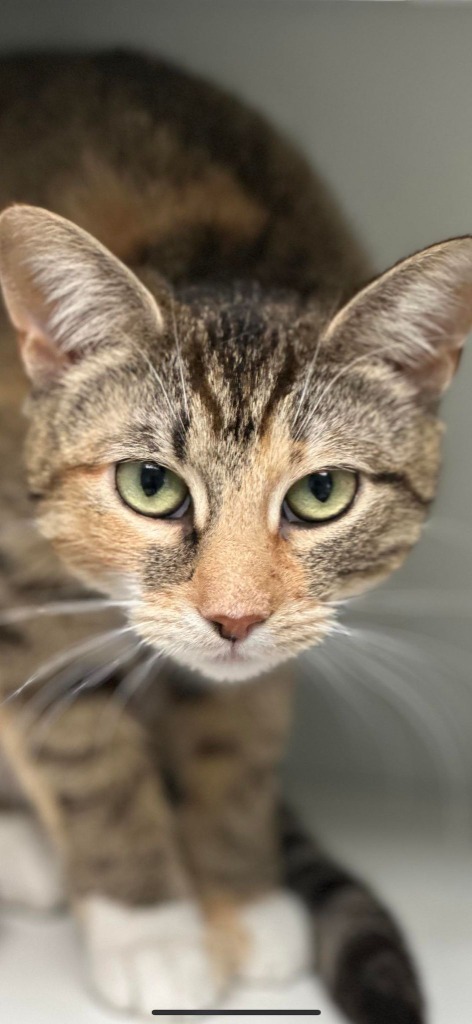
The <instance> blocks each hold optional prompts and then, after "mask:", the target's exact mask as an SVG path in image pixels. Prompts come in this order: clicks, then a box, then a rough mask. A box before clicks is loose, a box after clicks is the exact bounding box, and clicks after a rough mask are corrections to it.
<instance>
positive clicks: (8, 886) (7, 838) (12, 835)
mask: <svg viewBox="0 0 472 1024" xmlns="http://www.w3.org/2000/svg"><path fill="white" fill-rule="evenodd" d="M64 900H65V895H64V885H63V879H62V874H61V869H60V865H59V860H58V858H57V857H56V856H55V855H54V851H53V849H52V847H51V846H50V844H49V843H48V842H47V840H46V838H45V836H44V835H43V833H42V832H41V829H40V827H39V825H38V824H37V823H36V821H35V820H34V818H33V817H31V816H30V815H28V814H25V813H24V812H23V811H12V812H11V813H4V814H0V901H1V902H5V903H16V904H20V905H21V906H23V907H29V908H30V909H32V910H42V911H44V910H55V909H56V908H57V907H59V906H61V904H62V903H64Z"/></svg>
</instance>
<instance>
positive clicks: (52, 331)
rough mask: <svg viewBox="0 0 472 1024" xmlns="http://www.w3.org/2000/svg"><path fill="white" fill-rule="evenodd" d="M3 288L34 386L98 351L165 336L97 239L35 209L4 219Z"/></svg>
mask: <svg viewBox="0 0 472 1024" xmlns="http://www.w3.org/2000/svg"><path fill="white" fill-rule="evenodd" d="M0 282H1V286H2V291H3V296H4V299H5V304H6V308H7V311H8V314H9V316H10V319H11V321H12V323H13V325H14V327H15V328H16V330H17V332H18V338H19V345H20V351H21V356H22V359H23V363H24V365H25V368H26V372H27V374H28V376H29V377H30V378H31V380H32V381H33V383H34V384H35V385H36V386H40V387H42V386H44V385H46V384H47V383H48V382H49V381H51V380H54V379H56V378H57V377H58V376H60V375H61V374H63V373H64V372H65V371H66V370H67V368H68V366H69V365H70V364H71V363H74V362H77V361H78V360H79V359H81V358H83V357H84V356H85V355H86V354H87V353H88V352H93V351H95V350H96V349H97V348H98V347H99V346H102V345H106V344H107V343H110V342H116V341H117V340H119V339H120V338H126V337H127V336H129V337H131V336H138V337H141V338H143V337H146V336H151V335H154V336H155V335H156V334H157V333H161V331H162V326H163V324H162V315H161V313H160V310H159V307H158V305H157V303H156V302H155V300H154V298H153V297H152V295H151V294H150V292H148V290H147V289H146V288H145V287H144V285H143V284H141V282H140V281H139V280H138V278H137V277H135V275H134V274H133V273H132V272H131V271H130V270H128V268H127V267H125V266H124V264H123V263H121V262H120V260H118V259H117V258H116V257H115V256H113V255H112V254H111V253H110V252H109V251H108V250H107V249H105V247H104V246H102V245H101V244H100V243H99V242H97V241H96V239H94V238H92V236H91V235H89V234H88V233H87V232H86V231H83V230H82V228H79V227H77V226H76V225H75V224H72V223H71V222H70V221H68V220H65V219H64V218H63V217H58V216H56V215H55V214H52V213H49V212H48V211H47V210H43V209H41V208H40V207H35V206H12V207H10V208H9V209H7V210H5V211H4V213H3V214H2V215H1V217H0Z"/></svg>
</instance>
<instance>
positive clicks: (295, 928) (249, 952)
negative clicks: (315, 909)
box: [239, 890, 314, 983]
mask: <svg viewBox="0 0 472 1024" xmlns="http://www.w3.org/2000/svg"><path fill="white" fill-rule="evenodd" d="M241 924H242V926H243V928H244V930H245V933H246V944H245V945H246V951H245V956H244V959H243V961H242V963H241V966H240V969H239V975H240V977H242V978H244V979H245V980H247V981H254V982H279V983H283V982H286V981H289V980H290V979H291V978H294V977H296V976H297V975H298V974H301V973H303V971H306V970H308V969H309V967H310V966H311V965H312V964H313V959H314V936H313V927H312V923H311V921H310V917H309V914H308V912H307V910H306V909H305V907H304V906H303V904H302V903H301V901H300V900H299V899H298V898H297V897H296V896H293V895H292V894H291V893H289V892H285V891H284V890H279V891H276V892H273V893H270V894H268V895H267V896H264V897H262V898H260V899H258V900H255V901H254V902H253V903H250V904H247V905H246V906H245V908H244V909H243V911H242V918H241Z"/></svg>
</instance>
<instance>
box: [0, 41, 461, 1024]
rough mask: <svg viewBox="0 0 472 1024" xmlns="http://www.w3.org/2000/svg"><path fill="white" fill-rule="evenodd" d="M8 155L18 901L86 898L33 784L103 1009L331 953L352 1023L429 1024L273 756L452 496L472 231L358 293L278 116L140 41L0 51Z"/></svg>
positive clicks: (392, 952) (205, 993)
mask: <svg viewBox="0 0 472 1024" xmlns="http://www.w3.org/2000/svg"><path fill="white" fill-rule="evenodd" d="M0 148H1V153H2V163H1V168H0V206H1V207H2V208H5V207H6V208H7V209H6V210H5V212H3V214H2V216H1V218H0V275H1V282H2V288H3V294H4V299H5V306H6V311H7V314H8V316H9V319H10V321H11V323H12V325H13V327H14V328H15V331H16V334H17V337H18V344H19V352H20V355H21V362H22V367H23V368H24V370H25V371H26V374H24V373H23V369H20V360H19V359H18V358H17V351H16V346H15V345H14V344H13V342H12V334H13V332H11V331H10V329H9V328H8V327H7V324H6V322H5V324H4V325H3V327H2V336H1V378H0V397H1V419H0V423H1V433H0V454H1V466H2V474H1V483H0V488H1V489H0V509H1V520H2V522H1V533H0V568H1V573H2V577H1V584H0V585H1V590H0V596H1V604H2V609H3V613H2V617H1V619H0V623H1V625H0V649H1V671H0V690H1V696H2V704H1V743H2V751H3V755H2V756H3V757H4V760H5V765H4V768H2V791H3V799H4V803H5V808H6V809H5V814H4V815H3V817H2V819H1V822H0V892H1V893H2V894H3V895H4V896H5V898H7V899H10V900H17V901H21V900H23V901H25V902H29V903H32V904H36V905H48V904H53V903H54V902H55V901H57V900H59V899H60V898H61V884H60V878H59V876H56V874H55V872H54V868H53V864H52V862H51V861H50V860H48V858H47V856H46V851H45V849H44V845H43V837H42V833H40V832H39V831H37V829H38V826H37V825H34V824H33V823H32V821H31V822H30V820H29V818H28V817H27V816H26V811H25V810H22V809H21V806H23V807H25V805H26V803H27V804H29V805H30V806H32V807H33V809H34V811H35V812H36V814H37V816H38V819H39V820H40V821H41V823H42V825H41V827H42V828H43V829H45V830H46V832H47V834H48V836H49V838H50V840H52V842H53V844H54V846H55V849H56V851H57V854H58V855H59V861H60V868H61V872H62V875H63V878H64V881H65V890H66V892H67V894H68V896H69V898H70V900H71V902H72V906H73V908H74V911H75V913H76V915H77V919H78V922H79V927H80V929H81V932H82V934H83V940H84V947H85V952H86V957H87V961H88V965H89V970H90V977H91V979H92V981H93V984H94V986H95V989H96V991H97V993H98V994H99V996H100V997H101V998H102V999H104V1000H105V1001H106V1002H108V1003H109V1004H111V1005H112V1006H114V1007H116V1008H119V1009H128V1010H132V1011H135V1012H137V1013H142V1014H144V1015H145V1016H147V1017H148V1016H149V1014H150V1012H151V1009H152V1008H153V1007H157V1008H160V1009H172V1008H175V1007H179V1008H184V1009H185V1008H193V1009H195V1008H201V1007H203V1008H210V1007H212V1006H215V1005H218V1003H219V1001H220V1000H221V998H222V997H223V996H224V993H225V991H226V989H227V988H228V986H229V985H230V984H232V983H234V981H235V979H236V978H238V977H239V978H246V979H248V978H249V979H260V980H269V979H271V978H272V979H274V980H277V981H281V980H284V979H288V978H290V977H291V976H292V975H293V974H294V973H296V972H297V971H300V970H302V969H303V968H304V967H306V966H307V964H308V962H309V957H310V956H313V958H314V957H315V955H316V962H317V967H318V970H319V972H320V975H321V977H322V978H323V980H324V982H325V984H326V986H327V988H328V990H329V992H330V993H331V996H332V998H333V999H334V1001H335V1002H336V1003H337V1004H338V1005H339V1006H340V1007H341V1009H342V1011H343V1012H344V1013H345V1014H346V1016H347V1018H348V1020H350V1021H352V1022H355V1024H421V1022H423V1021H424V1020H425V1016H424V1009H423V1000H422V996H421V993H420V990H419V986H418V984H417V981H416V979H415V972H414V968H413V966H412V963H411V960H410V957H409V954H408V952H407V951H406V949H405V946H404V943H403V939H402V937H401V935H400V933H399V931H398V930H397V927H396V925H395V924H394V923H393V922H392V920H391V918H390V916H389V914H388V912H387V911H386V910H385V909H384V908H383V907H382V906H381V905H380V904H379V903H378V902H377V900H376V898H375V897H374V896H373V895H372V894H371V893H370V892H369V891H368V890H367V889H366V888H365V887H364V886H363V885H362V884H361V883H360V882H358V881H357V880H355V879H354V878H352V877H351V876H350V875H349V874H347V873H346V872H345V871H344V870H342V869H341V868H339V867H337V866H336V865H335V864H333V862H331V861H330V859H329V858H328V857H327V856H326V855H325V854H324V853H323V852H322V851H320V850H319V849H317V848H316V847H315V845H314V844H313V843H312V842H311V841H310V840H308V839H307V838H305V837H304V835H303V832H301V831H299V828H298V825H297V823H296V822H295V821H294V820H293V819H292V817H291V815H290V813H289V812H288V810H284V809H283V808H282V807H281V806H280V805H279V796H278V786H277V778H276V775H277V772H276V768H277V764H278V762H279V760H280V757H281V756H282V753H283V749H284V744H285V742H286V736H287V732H288V730H289V727H290V706H291V700H292V683H291V672H292V669H291V666H290V664H288V667H287V666H286V663H287V662H290V659H292V658H293V656H294V655H296V654H297V653H298V652H300V651H302V650H304V649H305V648H308V647H310V646H313V645H316V644H318V643H320V642H321V641H322V640H323V638H324V637H326V636H327V635H329V634H330V632H332V631H333V630H334V629H335V627H336V610H337V603H338V602H339V601H340V600H342V599H345V598H347V597H349V596H350V595H355V594H358V593H360V592H361V591H363V590H365V589H366V588H368V587H371V586H372V585H373V584H375V583H377V582H378V581H379V580H382V579H384V578H385V577H386V576H388V574H389V573H391V572H392V570H393V569H395V568H396V567H397V566H399V565H400V564H401V563H402V562H403V560H404V558H405V556H406V554H407V552H408V551H409V550H410V548H411V547H412V545H413V544H414V543H415V542H416V540H417V539H418V537H419V534H420V531H421V527H422V524H423V522H424V520H425V517H426V515H427V512H428V509H429V507H430V504H431V501H432V499H433V497H434V493H435V489H436V481H437V475H438V466H439V458H440V454H439V451H440V439H441V425H440V422H439V420H438V417H437V410H438V401H439V398H440V395H441V394H442V392H443V391H444V389H445V388H446V387H447V385H448V384H449V381H450V379H451V377H452V375H453V372H454V369H455V367H456V364H457V362H458V357H459V353H460V350H461V346H462V343H463V340H464V338H465V336H466V334H467V332H468V330H469V328H470V326H471V322H472V240H471V239H470V238H462V239H455V240H452V241H448V242H444V243H442V244H440V245H436V246H433V247H432V248H430V249H428V250H425V251H423V252H421V253H418V254H417V255H414V256H412V257H410V258H409V259H406V260H404V261H403V262H402V263H400V264H398V265H397V266H396V267H394V268H393V269H391V270H389V271H388V272H387V273H385V274H383V275H382V276H380V277H378V278H377V279H375V280H373V281H371V283H369V284H367V285H366V284H365V282H366V280H367V278H368V275H369V270H368V267H367V264H366V262H365V260H364V257H363V255H362V253H361V251H360V250H359V249H358V247H357V245H356V243H355V241H354V240H353V239H352V237H351V235H350V231H349V229H348V227H347V226H346V225H345V223H344V221H343V220H342V218H341V217H340V215H339V214H338V212H337V211H336V209H335V207H334V205H333V203H332V201H331V199H330V198H329V196H328V195H327V193H326V191H325V189H324V187H322V185H321V184H320V183H319V181H317V180H316V179H315V178H314V176H313V174H312V172H311V171H310V170H309V168H308V167H307V166H306V164H305V163H304V161H303V159H302V158H301V157H300V156H299V155H298V154H297V153H296V152H294V151H293V150H292V148H291V147H290V146H289V145H288V144H287V143H286V142H284V141H282V140H281V139H280V138H279V137H278V136H277V135H276V134H275V133H274V131H273V130H272V128H270V127H268V126H267V124H266V123H265V122H264V121H263V120H262V119H261V118H260V117H259V116H257V115H256V114H254V113H253V112H252V111H250V110H248V109H247V108H245V107H243V106H242V105H240V104H239V103H238V102H236V101H235V100H233V99H232V98H230V97H228V96H226V95H224V94H223V93H221V92H219V91H218V90H216V89H214V88H213V87H212V86H209V85H207V84H205V83H204V82H201V81H198V80H196V79H194V78H193V77H189V76H187V75H185V74H183V73H182V72H180V71H178V70H176V69H174V68H172V67H169V66H167V65H166V64H164V63H162V62H160V61H157V60H153V59H147V58H145V57H141V56H135V55H130V54H126V53H105V54H100V55H98V56H93V55H92V56H82V55H61V56H59V55H49V56H48V55H42V56H35V57H32V56H18V57H11V58H5V59H4V60H3V61H2V65H1V67H0ZM12 204H17V205H12ZM26 378H29V389H28V385H27V382H26ZM28 390H29V393H28V394H27V392H28ZM23 413H26V416H24V415H23ZM24 435H25V436H24ZM22 453H24V463H25V467H26V471H25V473H23V471H22V470H21V469H20V464H21V460H22ZM35 524H36V525H37V529H36V528H35ZM243 683H244V685H243ZM236 684H238V685H236ZM17 801H20V804H18V803H17ZM21 801H23V804H21ZM20 850H21V854H20ZM312 940H313V941H312ZM173 1019H175V1018H173Z"/></svg>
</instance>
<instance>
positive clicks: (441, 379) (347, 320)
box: [325, 237, 472, 401]
mask: <svg viewBox="0 0 472 1024" xmlns="http://www.w3.org/2000/svg"><path fill="white" fill-rule="evenodd" d="M471 328H472V237H464V238H454V239H451V240H450V241H448V242H442V243H440V244H439V245H433V246H431V248H429V249H423V251H422V252H418V253H416V254H415V255H414V256H410V257H409V258H408V259H406V260H403V261H402V262H401V263H397V264H396V265H395V266H394V267H392V269H391V270H388V271H387V272H386V273H385V274H382V275H381V276H380V277H378V278H377V279H376V280H375V281H373V282H372V283H371V284H369V285H367V287H366V288H364V289H363V290H362V291H360V292H359V293H358V294H357V295H356V296H355V297H354V298H353V299H351V301H350V302H348V303H347V305H346V306H344V308H343V309H341V310H340V312H339V313H337V314H336V316H335V317H334V319H333V320H332V321H331V323H330V324H329V325H328V328H327V331H326V334H325V341H326V342H328V343H333V342H334V343H336V342H339V343H340V344H341V345H343V344H344V343H347V344H348V346H349V350H350V351H352V352H355V351H359V352H360V353H361V358H362V351H363V350H365V353H366V358H369V355H371V356H372V358H373V359H374V358H376V357H380V358H382V359H384V360H386V361H388V362H390V363H392V364H394V365H395V366H396V367H397V368H398V369H399V370H401V371H402V372H403V373H404V374H405V375H406V376H407V377H408V378H409V379H410V380H411V382H412V383H413V384H414V385H415V387H416V388H417V390H418V393H419V394H421V395H423V396H424V397H425V399H426V400H433V401H434V400H435V399H437V398H438V397H439V396H440V395H441V394H442V392H443V391H445V390H446V388H447V387H448V386H449V384H450V383H451V380H452V378H453V376H454V373H455V371H456V369H457V366H458V363H459V359H460V355H461V351H462V348H463V345H464V342H465V340H466V338H467V335H468V333H469V331H470V330H471Z"/></svg>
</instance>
